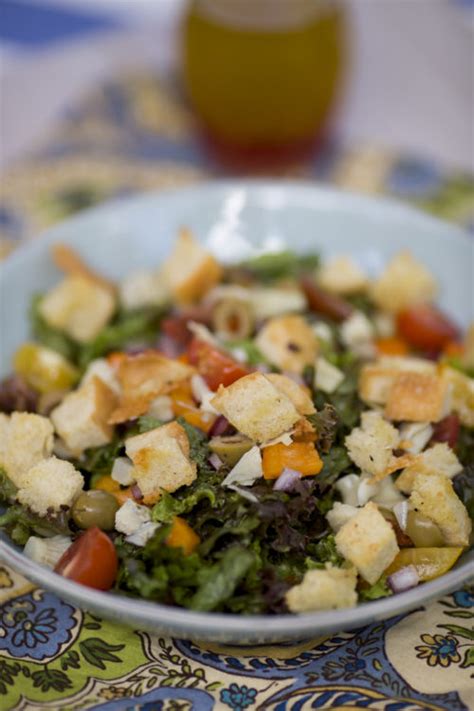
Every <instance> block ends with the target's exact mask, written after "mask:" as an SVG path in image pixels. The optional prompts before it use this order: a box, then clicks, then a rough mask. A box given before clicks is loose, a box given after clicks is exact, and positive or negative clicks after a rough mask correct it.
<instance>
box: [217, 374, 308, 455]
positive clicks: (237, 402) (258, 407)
mask: <svg viewBox="0 0 474 711" xmlns="http://www.w3.org/2000/svg"><path fill="white" fill-rule="evenodd" d="M211 405H212V406H213V407H215V408H216V410H218V412H220V413H222V414H223V415H225V417H227V419H228V420H229V422H230V423H231V424H232V425H234V427H235V428H236V429H237V430H238V431H239V432H241V433H242V434H244V435H246V436H247V437H250V439H252V440H254V441H255V442H267V441H268V440H271V439H275V438H276V437H279V436H280V435H281V434H283V433H284V432H287V431H288V430H289V429H290V428H291V427H292V425H294V424H295V422H296V421H297V420H299V419H300V414H299V412H298V410H297V409H296V407H295V406H294V405H293V403H292V402H291V400H290V399H289V398H288V397H287V396H286V395H285V394H284V393H283V392H282V391H281V390H278V389H277V388H276V387H275V386H274V385H273V383H271V382H270V381H269V380H268V379H267V378H266V377H265V376H264V375H262V373H251V374H250V375H246V376H244V377H243V378H240V379H239V380H237V381H236V382H235V383H232V385H229V386H228V387H226V388H224V387H223V386H222V385H221V386H220V387H219V390H218V391H217V394H216V395H215V396H214V397H213V398H212V400H211Z"/></svg>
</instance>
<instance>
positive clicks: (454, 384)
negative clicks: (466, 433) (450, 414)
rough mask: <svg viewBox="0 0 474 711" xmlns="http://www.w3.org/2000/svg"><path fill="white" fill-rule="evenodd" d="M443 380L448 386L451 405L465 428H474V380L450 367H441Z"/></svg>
mask: <svg viewBox="0 0 474 711" xmlns="http://www.w3.org/2000/svg"><path fill="white" fill-rule="evenodd" d="M441 378H442V379H443V381H444V382H446V383H447V384H448V387H449V390H450V404H451V407H452V409H453V410H454V412H457V414H458V415H459V419H460V420H461V423H462V424H463V425H464V426H465V427H474V378H469V377H468V376H467V375H464V373H461V371H459V370H455V369H454V368H449V367H448V366H442V367H441Z"/></svg>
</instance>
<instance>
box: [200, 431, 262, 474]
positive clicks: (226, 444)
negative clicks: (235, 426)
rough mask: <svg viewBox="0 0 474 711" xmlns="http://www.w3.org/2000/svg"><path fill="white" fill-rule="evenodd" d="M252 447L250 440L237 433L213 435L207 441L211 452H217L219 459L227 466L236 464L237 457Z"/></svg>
mask: <svg viewBox="0 0 474 711" xmlns="http://www.w3.org/2000/svg"><path fill="white" fill-rule="evenodd" d="M252 447H253V442H252V440H251V439H248V438H247V437H244V436H243V435H239V434H237V435H230V436H228V437H225V436H223V437H213V438H212V439H211V441H210V442H209V449H210V450H211V452H214V454H217V456H218V457H219V459H221V460H222V462H223V463H224V464H226V465H227V466H229V467H233V466H234V464H237V462H238V461H239V459H240V458H241V457H242V456H243V455H244V454H245V453H246V452H248V451H249V449H252Z"/></svg>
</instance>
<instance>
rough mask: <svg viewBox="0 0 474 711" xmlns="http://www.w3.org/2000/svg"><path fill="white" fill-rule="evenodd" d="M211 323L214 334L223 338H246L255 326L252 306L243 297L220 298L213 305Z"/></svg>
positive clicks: (230, 339)
mask: <svg viewBox="0 0 474 711" xmlns="http://www.w3.org/2000/svg"><path fill="white" fill-rule="evenodd" d="M212 325H213V328H214V331H215V332H216V334H217V335H218V336H219V337H221V338H223V339H225V340H229V341H232V340H241V339H245V338H248V337H249V336H251V335H252V333H253V330H254V327H255V319H254V315H253V311H252V307H251V305H250V304H249V303H247V302H246V301H244V300H243V299H236V298H231V297H228V298H225V299H222V300H221V301H219V302H218V303H217V304H216V305H215V307H214V310H213V313H212Z"/></svg>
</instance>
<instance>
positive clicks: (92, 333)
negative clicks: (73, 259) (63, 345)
mask: <svg viewBox="0 0 474 711" xmlns="http://www.w3.org/2000/svg"><path fill="white" fill-rule="evenodd" d="M114 311H115V297H114V295H113V294H112V292H111V291H110V290H109V289H106V288H105V287H103V286H101V285H100V284H97V283H96V282H93V281H90V280H89V279H85V278H84V277H82V276H70V277H66V279H64V280H63V281H62V282H60V283H59V284H58V285H57V286H56V287H54V289H51V291H49V292H48V293H47V294H46V296H44V297H43V299H41V302H40V305H39V312H40V314H41V316H42V317H43V318H44V320H45V321H46V322H47V323H48V324H49V325H50V326H53V327H54V328H58V329H60V330H61V331H65V332H66V333H67V334H68V335H69V336H71V338H73V339H74V340H76V341H79V343H86V342H87V341H91V340H92V339H93V338H95V337H96V336H98V335H99V333H100V332H101V331H102V329H103V328H104V326H106V325H107V323H108V322H109V320H110V319H111V317H112V315H113V313H114Z"/></svg>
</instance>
